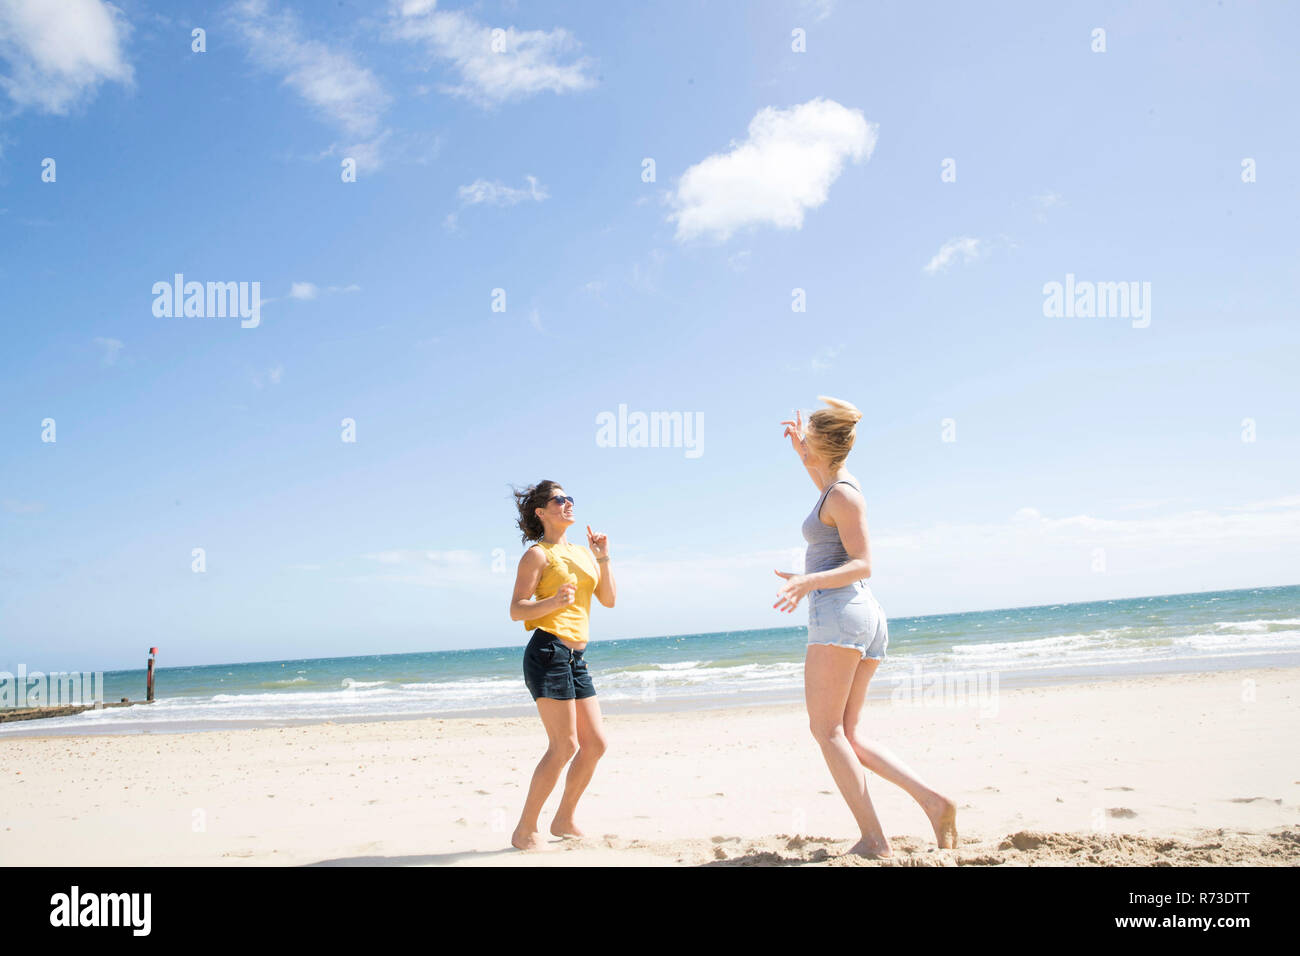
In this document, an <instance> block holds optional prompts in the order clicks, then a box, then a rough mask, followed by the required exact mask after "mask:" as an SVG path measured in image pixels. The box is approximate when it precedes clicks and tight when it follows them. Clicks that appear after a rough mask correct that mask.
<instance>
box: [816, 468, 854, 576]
mask: <svg viewBox="0 0 1300 956" xmlns="http://www.w3.org/2000/svg"><path fill="white" fill-rule="evenodd" d="M840 481H842V482H844V483H845V484H846V485H852V486H853V487H854V488H858V486H857V484H856V483H854V482H852V481H849V479H847V478H841V479H840ZM840 481H832V482H831V483H830V484H829V485H827V486H826V490H825V491H823V492H822V495H821V497H820V498H818V499H817V506H816V507H815V508H813V510H812V512H811V513H810V514H809V515H808V517H807V518H804V520H803V539H804V540H805V541H807V542H808V550H807V551H806V552H805V553H804V559H803V569H804V573H805V574H815V573H816V572H818V571H829V570H831V569H832V568H838V567H839V566H840V565H842V564H844V563H845V562H846V561H848V560H849V554H848V552H847V551H845V550H844V544H843V543H842V542H841V541H840V531H839V529H838V528H831V527H828V526H826V525H824V524H822V521H821V518H820V515H821V511H822V504H823V503H824V502H825V501H826V496H827V495H828V494H830V493H831V489H832V488H834V487H835V486H836V485H838V484H839V483H840ZM858 492H859V493H861V492H862V489H861V488H858Z"/></svg>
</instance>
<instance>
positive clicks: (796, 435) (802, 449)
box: [781, 410, 808, 461]
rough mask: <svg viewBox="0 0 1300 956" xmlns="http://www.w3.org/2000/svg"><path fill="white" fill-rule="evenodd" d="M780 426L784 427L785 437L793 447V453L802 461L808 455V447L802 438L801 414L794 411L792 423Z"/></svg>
mask: <svg viewBox="0 0 1300 956" xmlns="http://www.w3.org/2000/svg"><path fill="white" fill-rule="evenodd" d="M781 424H782V425H785V426H786V429H785V436H786V437H787V438H789V439H790V444H791V446H793V447H794V453H795V454H796V455H798V456H799V460H800V461H802V460H803V459H804V458H805V457H806V456H807V454H808V446H807V445H806V444H805V443H804V436H803V412H801V411H798V410H796V411H795V413H794V421H792V422H789V421H786V422H782V423H781Z"/></svg>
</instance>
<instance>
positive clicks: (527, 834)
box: [510, 824, 542, 850]
mask: <svg viewBox="0 0 1300 956" xmlns="http://www.w3.org/2000/svg"><path fill="white" fill-rule="evenodd" d="M510 845H511V846H512V847H514V848H515V849H516V850H536V849H537V848H538V847H540V846H541V845H542V840H541V835H540V834H539V833H538V832H537V831H536V830H525V829H524V828H523V825H522V824H520V825H519V826H517V827H515V832H514V833H512V834H511V835H510Z"/></svg>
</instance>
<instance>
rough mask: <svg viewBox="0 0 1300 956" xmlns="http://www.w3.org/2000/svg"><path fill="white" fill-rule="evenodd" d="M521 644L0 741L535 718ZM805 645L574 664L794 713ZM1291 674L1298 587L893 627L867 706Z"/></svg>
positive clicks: (262, 685)
mask: <svg viewBox="0 0 1300 956" xmlns="http://www.w3.org/2000/svg"><path fill="white" fill-rule="evenodd" d="M886 611H888V609H887V608H886ZM801 612H802V608H801V611H800V612H796V613H801ZM802 613H806V612H802ZM526 640H527V635H526V634H521V635H520V641H519V644H517V645H512V646H509V647H494V648H481V649H476V650H457V651H430V652H427V653H408V654H375V655H367V656H362V657H326V658H315V659H307V660H286V661H258V662H253V663H244V664H206V665H202V666H195V667H160V668H158V670H157V674H156V688H157V698H158V699H157V701H156V702H155V703H154V704H152V705H149V706H138V707H122V708H114V709H106V710H100V711H87V712H85V713H82V714H77V715H74V716H71V717H58V718H49V719H43V720H35V721H13V722H9V723H3V724H0V736H4V735H31V734H56V733H62V734H67V733H94V732H104V733H137V732H145V733H148V732H155V733H168V732H177V731H182V730H185V731H188V730H218V729H230V728H237V727H248V726H289V725H293V724H297V723H304V722H319V721H326V720H333V721H345V720H375V719H399V718H412V717H428V716H444V717H464V716H484V715H493V716H502V715H523V714H533V713H535V712H536V710H535V705H534V704H533V702H532V699H531V698H530V696H529V694H528V691H527V690H526V689H525V687H524V683H523V676H522V654H523V645H524V643H525V642H526ZM805 640H806V631H805V629H804V628H803V627H802V626H798V627H781V628H768V629H764V630H750V631H729V632H723V633H712V634H685V635H679V636H674V637H646V638H638V639H635V640H600V639H596V640H593V641H592V642H591V643H590V644H589V645H588V647H587V653H586V657H587V661H588V666H589V668H590V670H591V674H592V679H593V681H594V683H595V685H596V690H597V692H598V694H599V696H600V699H601V701H602V706H603V709H604V710H605V712H606V713H619V712H629V711H637V710H653V709H656V708H660V709H667V708H672V709H678V708H687V707H690V708H697V707H698V708H714V707H728V706H744V705H753V704H766V703H784V702H801V701H802V700H803V656H804V650H805V643H804V641H805ZM1297 664H1300V585H1297V586H1289V587H1271V588H1250V589H1245V590H1236V591H1214V592H1204V593H1199V594H1177V595H1165V596H1160V597H1144V598H1128V599H1122V600H1111V601H1093V602H1088V603H1082V604H1054V605H1045V606H1042V607H1027V608H1014V609H1007V610H995V611H972V612H967V613H962V614H939V615H930V616H925V617H910V618H909V617H900V618H894V619H891V620H890V621H889V648H888V651H887V656H886V658H885V660H884V662H883V663H882V664H881V667H880V669H879V671H878V672H877V674H876V677H875V679H874V680H873V681H872V685H871V693H870V694H869V699H870V698H875V697H879V696H881V695H889V694H890V693H891V692H893V691H896V690H897V689H898V687H899V686H901V683H905V682H908V681H911V683H912V685H913V686H919V685H918V684H917V678H918V677H919V678H920V679H921V680H922V681H931V680H933V679H934V678H935V677H936V675H938V678H939V679H940V680H946V681H948V682H949V683H950V684H951V683H952V682H954V681H956V682H960V681H967V682H968V686H974V685H973V682H974V681H975V680H981V681H983V682H984V684H983V686H984V687H986V688H987V687H988V686H989V682H990V681H991V682H992V686H993V687H994V688H997V687H1006V688H1012V687H1017V686H1026V685H1031V684H1060V683H1068V682H1075V681H1083V680H1097V679H1104V678H1109V677H1116V676H1128V675H1139V674H1141V675H1146V674H1166V673H1177V672H1201V671H1211V670H1232V669H1237V668H1244V667H1272V666H1286V667H1290V666H1296V665H1297ZM103 686H104V700H106V701H114V700H118V699H119V698H121V697H130V698H132V699H137V698H142V697H143V696H144V689H145V674H144V670H143V669H139V670H128V671H112V672H107V673H105V674H104V684H103Z"/></svg>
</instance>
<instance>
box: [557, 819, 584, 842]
mask: <svg viewBox="0 0 1300 956" xmlns="http://www.w3.org/2000/svg"><path fill="white" fill-rule="evenodd" d="M551 832H552V833H554V834H555V835H556V836H557V837H584V836H586V835H587V834H585V833H583V832H582V831H581V830H579V829H578V825H577V824H576V823H574V822H573V820H572V818H570V819H568V820H561V819H560V818H559V817H556V818H555V819H554V820H552V821H551Z"/></svg>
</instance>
